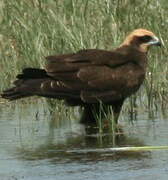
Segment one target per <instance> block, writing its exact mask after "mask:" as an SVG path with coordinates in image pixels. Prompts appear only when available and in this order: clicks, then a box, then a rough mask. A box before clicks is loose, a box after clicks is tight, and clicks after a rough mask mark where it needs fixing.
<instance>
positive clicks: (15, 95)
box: [1, 68, 49, 100]
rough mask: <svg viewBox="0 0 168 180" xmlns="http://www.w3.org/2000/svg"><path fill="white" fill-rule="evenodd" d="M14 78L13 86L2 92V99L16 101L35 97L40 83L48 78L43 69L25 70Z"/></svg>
mask: <svg viewBox="0 0 168 180" xmlns="http://www.w3.org/2000/svg"><path fill="white" fill-rule="evenodd" d="M16 78H17V80H15V81H14V83H13V84H14V85H15V86H14V87H12V88H10V89H7V90H5V91H3V93H2V94H1V97H2V98H5V99H8V100H16V99H20V98H24V97H28V96H33V95H36V92H38V93H39V92H40V85H41V82H43V81H45V80H46V79H47V78H49V76H48V75H47V73H46V71H45V70H43V69H36V68H26V69H24V70H23V71H22V74H19V75H17V76H16Z"/></svg>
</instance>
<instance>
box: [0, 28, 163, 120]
mask: <svg viewBox="0 0 168 180" xmlns="http://www.w3.org/2000/svg"><path fill="white" fill-rule="evenodd" d="M152 45H160V42H159V40H158V38H157V37H156V36H155V35H154V34H153V33H152V32H150V31H148V30H145V29H137V30H134V31H133V32H132V33H130V34H129V35H128V36H127V37H126V39H125V40H124V42H123V43H122V44H121V46H120V47H118V48H117V49H115V50H113V51H106V50H98V49H88V50H81V51H79V52H77V53H72V54H65V55H57V56H49V57H47V58H46V59H47V63H46V67H45V69H35V68H26V69H24V70H23V72H22V74H19V75H18V76H17V80H16V81H15V82H14V85H15V86H14V87H13V88H11V89H8V90H5V91H4V92H3V93H2V97H3V98H6V99H9V100H15V99H19V98H22V97H28V96H33V95H37V96H43V97H49V98H56V99H64V100H65V101H66V102H67V104H69V105H72V106H83V107H84V113H83V116H82V118H81V121H82V122H83V121H92V122H93V121H95V115H94V113H98V112H99V111H100V106H99V104H100V102H102V103H103V104H105V106H110V105H111V106H112V109H113V113H114V118H115V121H116V122H117V120H118V116H119V113H120V110H121V107H122V104H123V102H124V100H125V99H126V98H127V97H129V96H130V95H132V94H133V93H135V92H136V91H137V90H138V89H139V87H140V85H141V84H142V82H143V80H144V78H145V72H146V66H147V57H146V54H147V51H148V49H149V47H150V46H152ZM92 109H94V112H93V111H92ZM104 109H106V108H104Z"/></svg>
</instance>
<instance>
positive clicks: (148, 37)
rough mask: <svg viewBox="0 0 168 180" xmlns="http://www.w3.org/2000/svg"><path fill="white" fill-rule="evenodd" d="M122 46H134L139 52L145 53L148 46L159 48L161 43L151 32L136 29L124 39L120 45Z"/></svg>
mask: <svg viewBox="0 0 168 180" xmlns="http://www.w3.org/2000/svg"><path fill="white" fill-rule="evenodd" d="M124 45H127V46H129V45H131V46H136V47H137V48H138V49H139V50H140V51H142V52H147V51H148V49H149V47H150V46H154V45H155V46H161V42H160V41H159V39H158V38H157V36H156V35H155V34H154V33H153V32H151V31H148V30H146V29H136V30H134V31H133V32H131V33H130V34H129V35H128V36H127V37H126V39H125V40H124V42H123V43H122V46H124Z"/></svg>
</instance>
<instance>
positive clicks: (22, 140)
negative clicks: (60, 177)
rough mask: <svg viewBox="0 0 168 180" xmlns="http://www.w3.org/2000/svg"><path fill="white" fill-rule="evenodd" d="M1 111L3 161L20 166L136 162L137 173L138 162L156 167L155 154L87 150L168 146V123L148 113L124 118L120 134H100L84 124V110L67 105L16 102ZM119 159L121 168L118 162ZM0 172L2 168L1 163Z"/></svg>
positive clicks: (125, 164) (0, 126)
mask: <svg viewBox="0 0 168 180" xmlns="http://www.w3.org/2000/svg"><path fill="white" fill-rule="evenodd" d="M23 102H24V101H23ZM0 112H1V114H0V136H1V139H0V160H4V161H5V162H7V159H8V160H9V159H10V158H12V159H15V160H17V162H32V161H33V162H38V161H42V160H45V161H46V165H48V166H50V165H51V164H53V165H54V164H55V166H56V167H57V166H58V165H59V164H65V163H66V164H67V163H68V164H69V163H70V164H72V163H77V164H78V165H76V167H78V166H79V164H83V163H89V162H91V163H97V162H106V163H107V162H109V163H112V164H111V165H110V167H113V165H115V166H118V168H120V166H123V167H125V168H129V167H130V165H131V164H132V163H131V162H136V163H137V164H138V165H136V167H135V169H136V168H138V169H139V168H140V166H139V162H141V163H142V164H141V166H142V167H141V168H140V169H142V170H143V168H149V167H152V166H153V164H156V163H152V162H153V155H154V154H155V153H152V152H88V151H87V150H88V149H93V150H95V149H97V148H110V147H124V146H144V145H167V144H166V143H167V140H166V138H162V137H167V136H168V132H167V128H165V127H166V126H167V125H168V123H167V121H163V120H162V121H158V120H157V119H156V120H155V121H156V122H155V121H154V120H152V121H151V120H147V119H145V118H146V117H147V116H145V115H143V116H142V115H139V116H138V115H137V118H138V120H137V121H132V122H131V124H129V122H126V117H124V121H123V122H122V123H121V124H122V128H121V127H120V129H121V130H120V132H119V133H118V134H116V135H115V136H114V135H113V134H112V133H108V132H107V133H104V134H103V133H102V134H100V133H96V130H97V129H96V128H95V127H90V128H86V126H85V125H84V124H79V122H78V119H79V116H80V110H79V109H77V108H76V109H73V108H72V109H71V108H70V109H66V107H65V108H64V106H62V104H60V105H58V106H57V107H56V108H55V110H54V111H52V109H49V108H48V104H46V103H45V102H43V100H41V101H37V103H36V104H33V103H30V104H24V103H18V104H14V103H12V104H10V105H8V106H1V108H0ZM121 119H122V118H121ZM167 127H168V126H167ZM161 139H162V141H161ZM73 150H75V151H73ZM78 150H79V151H78ZM80 150H83V151H82V152H81V151H80ZM85 150H86V151H85ZM163 154H164V153H163ZM163 154H162V155H163ZM166 154H167V153H166ZM166 157H167V155H166ZM159 158H160V157H159ZM159 160H160V159H159ZM120 161H121V164H118V162H120ZM116 163H117V165H116ZM136 163H135V164H136ZM9 164H10V163H9ZM103 166H104V165H103ZM131 166H132V165H131ZM26 167H27V165H26ZM0 168H2V165H1V164H0ZM69 169H71V165H70V167H69ZM102 169H103V167H102ZM114 169H115V168H114ZM104 170H105V169H104ZM31 171H32V172H33V170H31ZM113 173H115V172H113ZM72 177H73V176H72ZM72 179H73V178H72Z"/></svg>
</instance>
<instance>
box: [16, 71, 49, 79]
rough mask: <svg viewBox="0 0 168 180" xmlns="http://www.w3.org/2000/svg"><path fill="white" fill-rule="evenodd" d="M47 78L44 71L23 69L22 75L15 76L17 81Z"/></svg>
mask: <svg viewBox="0 0 168 180" xmlns="http://www.w3.org/2000/svg"><path fill="white" fill-rule="evenodd" d="M46 77H49V76H48V75H47V73H46V71H45V70H44V69H37V68H25V69H23V71H22V74H18V75H17V76H16V78H17V79H30V78H31V79H40V78H46Z"/></svg>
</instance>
